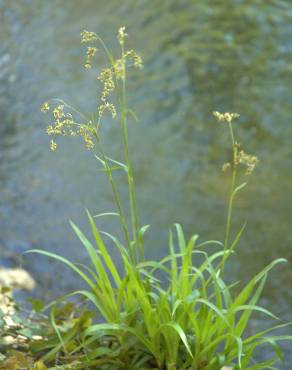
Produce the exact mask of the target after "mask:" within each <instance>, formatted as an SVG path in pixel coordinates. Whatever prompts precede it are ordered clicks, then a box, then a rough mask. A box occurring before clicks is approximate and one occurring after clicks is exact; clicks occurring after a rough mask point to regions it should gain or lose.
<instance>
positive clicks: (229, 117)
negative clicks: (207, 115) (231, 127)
mask: <svg viewBox="0 0 292 370" xmlns="http://www.w3.org/2000/svg"><path fill="white" fill-rule="evenodd" d="M213 115H214V116H215V117H216V118H217V120H218V122H227V123H231V122H232V121H233V120H234V119H236V118H238V117H239V114H238V113H228V112H226V113H219V112H213Z"/></svg>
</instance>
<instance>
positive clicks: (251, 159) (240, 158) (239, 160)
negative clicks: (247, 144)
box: [234, 150, 259, 175]
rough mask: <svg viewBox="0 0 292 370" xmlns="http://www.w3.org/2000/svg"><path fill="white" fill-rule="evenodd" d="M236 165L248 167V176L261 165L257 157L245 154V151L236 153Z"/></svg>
mask: <svg viewBox="0 0 292 370" xmlns="http://www.w3.org/2000/svg"><path fill="white" fill-rule="evenodd" d="M234 162H235V164H236V165H237V164H242V165H244V166H245V167H246V172H245V174H246V175H250V174H251V173H252V172H253V170H254V169H255V167H256V165H257V164H258V163H259V160H258V158H257V157H256V156H255V155H250V154H247V153H245V151H244V150H240V151H236V155H235V158H234Z"/></svg>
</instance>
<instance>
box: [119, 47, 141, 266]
mask: <svg viewBox="0 0 292 370" xmlns="http://www.w3.org/2000/svg"><path fill="white" fill-rule="evenodd" d="M121 46H122V57H124V47H123V45H121ZM124 68H125V71H124V76H123V77H124V78H123V79H122V91H121V95H122V96H121V125H122V131H123V141H124V151H125V160H126V165H127V180H128V189H129V200H130V213H131V224H132V234H133V246H134V251H135V260H136V261H137V259H138V255H139V253H138V247H139V245H138V243H139V241H138V216H137V205H136V192H135V183H134V177H133V169H132V163H131V160H130V155H129V141H128V129H127V95H126V66H124ZM129 247H130V249H132V246H131V245H129ZM141 254H142V256H141V257H142V258H144V253H143V248H141Z"/></svg>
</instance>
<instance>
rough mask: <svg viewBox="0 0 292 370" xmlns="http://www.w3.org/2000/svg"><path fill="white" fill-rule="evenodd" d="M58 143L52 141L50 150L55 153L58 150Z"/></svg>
mask: <svg viewBox="0 0 292 370" xmlns="http://www.w3.org/2000/svg"><path fill="white" fill-rule="evenodd" d="M57 147H58V146H57V143H56V142H55V141H54V140H51V141H50V149H51V150H52V151H53V152H54V151H55V150H56V149H57Z"/></svg>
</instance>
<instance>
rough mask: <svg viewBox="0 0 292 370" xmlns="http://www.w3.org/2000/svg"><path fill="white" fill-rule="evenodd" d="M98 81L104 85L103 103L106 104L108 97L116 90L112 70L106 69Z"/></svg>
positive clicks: (102, 91)
mask: <svg viewBox="0 0 292 370" xmlns="http://www.w3.org/2000/svg"><path fill="white" fill-rule="evenodd" d="M97 79H98V80H99V81H100V82H101V83H102V90H101V101H102V102H103V103H105V102H106V99H107V97H108V96H109V95H110V93H111V92H112V91H114V89H115V84H114V80H113V71H112V69H111V68H104V69H103V70H102V71H101V73H100V74H99V76H98V77H97Z"/></svg>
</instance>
